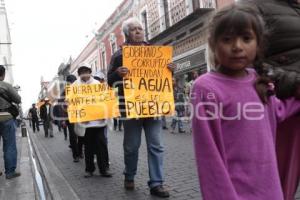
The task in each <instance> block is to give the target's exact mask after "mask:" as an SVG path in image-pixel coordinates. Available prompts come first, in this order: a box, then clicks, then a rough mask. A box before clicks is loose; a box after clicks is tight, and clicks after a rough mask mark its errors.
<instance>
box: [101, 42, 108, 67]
mask: <svg viewBox="0 0 300 200" xmlns="http://www.w3.org/2000/svg"><path fill="white" fill-rule="evenodd" d="M100 58H101V70H102V71H105V70H106V68H107V67H106V51H105V46H104V43H101V44H100Z"/></svg>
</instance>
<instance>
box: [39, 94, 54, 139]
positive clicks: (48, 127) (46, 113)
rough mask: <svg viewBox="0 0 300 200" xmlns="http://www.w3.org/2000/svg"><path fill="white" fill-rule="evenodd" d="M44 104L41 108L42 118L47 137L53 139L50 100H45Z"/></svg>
mask: <svg viewBox="0 0 300 200" xmlns="http://www.w3.org/2000/svg"><path fill="white" fill-rule="evenodd" d="M44 102H45V103H44V104H43V105H42V106H41V108H40V117H41V119H42V120H43V125H44V132H45V137H48V135H49V132H50V137H53V124H52V116H51V114H52V110H51V109H52V107H51V104H50V101H49V99H48V98H45V99H44Z"/></svg>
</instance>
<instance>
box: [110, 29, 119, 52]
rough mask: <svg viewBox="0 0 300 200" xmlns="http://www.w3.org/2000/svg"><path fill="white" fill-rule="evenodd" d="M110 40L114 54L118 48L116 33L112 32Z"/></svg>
mask: <svg viewBox="0 0 300 200" xmlns="http://www.w3.org/2000/svg"><path fill="white" fill-rule="evenodd" d="M109 41H110V46H111V54H114V53H115V52H116V51H117V50H118V47H117V38H116V35H115V34H114V33H111V34H110V37H109Z"/></svg>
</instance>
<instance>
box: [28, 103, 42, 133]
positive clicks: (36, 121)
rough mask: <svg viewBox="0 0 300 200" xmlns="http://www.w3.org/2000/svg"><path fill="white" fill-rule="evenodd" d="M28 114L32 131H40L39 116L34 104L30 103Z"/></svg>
mask: <svg viewBox="0 0 300 200" xmlns="http://www.w3.org/2000/svg"><path fill="white" fill-rule="evenodd" d="M29 115H30V118H31V122H32V130H33V132H34V133H35V130H37V131H38V132H40V127H39V117H38V113H37V108H36V106H35V104H32V107H31V108H30V110H29Z"/></svg>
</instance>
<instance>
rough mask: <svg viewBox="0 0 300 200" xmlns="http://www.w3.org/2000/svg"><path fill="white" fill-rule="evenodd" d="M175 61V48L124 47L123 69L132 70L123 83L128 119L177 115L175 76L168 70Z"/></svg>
mask: <svg viewBox="0 0 300 200" xmlns="http://www.w3.org/2000/svg"><path fill="white" fill-rule="evenodd" d="M171 60H172V47H167V46H124V47H123V65H124V66H126V67H128V69H129V73H128V74H127V76H126V77H125V78H124V79H123V81H124V94H125V107H126V114H127V117H128V118H143V117H156V116H163V115H172V114H173V112H174V97H173V84H172V73H171V72H170V70H169V69H168V68H167V64H169V63H170V62H171Z"/></svg>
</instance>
